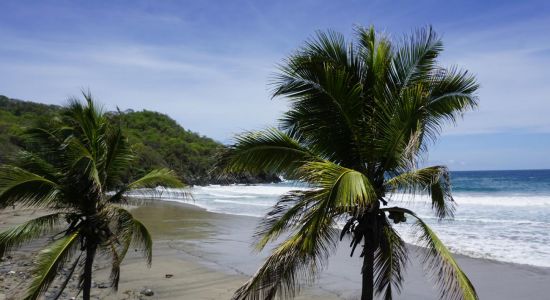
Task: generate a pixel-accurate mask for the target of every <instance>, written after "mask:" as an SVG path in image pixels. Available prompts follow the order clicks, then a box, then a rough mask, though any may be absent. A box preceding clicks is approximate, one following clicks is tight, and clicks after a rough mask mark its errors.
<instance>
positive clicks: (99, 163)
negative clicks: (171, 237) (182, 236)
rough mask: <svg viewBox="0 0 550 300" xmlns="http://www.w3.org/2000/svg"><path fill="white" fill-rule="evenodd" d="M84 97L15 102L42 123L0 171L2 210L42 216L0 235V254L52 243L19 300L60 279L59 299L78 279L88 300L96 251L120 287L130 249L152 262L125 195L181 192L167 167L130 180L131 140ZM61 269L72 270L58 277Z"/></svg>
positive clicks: (148, 240) (148, 243)
mask: <svg viewBox="0 0 550 300" xmlns="http://www.w3.org/2000/svg"><path fill="white" fill-rule="evenodd" d="M84 98H85V102H84V103H82V102H81V101H78V100H76V99H74V100H71V101H70V102H69V104H68V105H67V107H64V108H57V107H50V106H48V107H45V106H39V109H38V110H37V111H32V109H30V108H32V107H36V106H33V105H31V106H30V107H29V106H27V105H26V104H24V103H23V104H21V103H16V104H17V105H16V106H21V107H22V111H23V112H21V114H19V115H17V113H15V114H14V116H20V117H21V116H22V117H23V118H24V120H27V117H29V116H31V117H32V118H34V114H42V115H44V118H39V119H40V120H37V119H35V120H33V121H34V122H37V123H35V125H33V126H31V127H30V128H28V129H26V130H24V131H23V132H22V133H21V139H20V140H19V141H18V142H17V153H16V155H15V157H14V158H13V159H11V160H10V163H9V164H2V165H1V166H0V207H1V208H4V207H7V206H12V205H13V206H14V207H15V206H16V205H17V206H19V207H33V208H41V209H43V211H45V214H43V215H41V216H39V217H37V218H34V219H31V220H29V221H27V222H24V223H22V224H20V225H17V226H14V227H11V228H9V229H7V230H5V231H3V232H2V233H0V257H3V256H4V255H5V254H7V253H9V252H11V251H13V250H14V249H17V248H18V247H20V246H22V245H24V244H27V243H29V242H31V241H32V240H35V239H39V238H43V237H47V238H48V240H47V242H48V244H47V245H46V246H45V248H44V249H43V250H42V251H40V253H39V254H38V256H37V257H36V261H35V263H34V266H33V270H32V274H33V275H32V278H31V279H30V280H29V282H28V286H27V287H26V289H25V290H24V291H23V292H24V295H21V296H20V299H38V298H40V296H41V295H43V294H44V293H45V292H46V291H47V290H48V288H49V287H50V285H51V284H52V282H53V281H54V280H56V279H58V280H59V281H60V282H61V283H60V284H59V285H58V287H56V288H57V289H56V291H54V292H56V294H55V296H54V298H53V299H57V298H59V297H60V296H61V294H62V292H63V290H64V289H65V288H66V286H67V284H68V283H69V281H70V280H71V279H73V277H75V276H76V275H78V278H77V279H78V289H79V290H80V291H82V297H83V299H84V300H89V299H90V291H91V287H92V271H93V268H92V266H93V263H94V259H95V257H96V255H98V254H102V255H105V256H107V257H110V258H111V259H112V269H111V277H110V280H111V286H112V287H113V288H114V289H117V287H118V282H119V278H120V266H121V262H122V261H123V259H124V257H125V255H126V253H127V251H128V249H129V247H130V246H131V245H132V247H134V248H136V249H141V250H142V252H143V255H144V257H145V259H146V261H147V263H148V264H151V260H152V239H151V236H150V234H149V232H148V230H147V228H146V227H145V226H144V225H143V224H142V223H141V222H140V221H138V220H137V219H135V218H134V217H133V216H132V214H131V213H130V212H129V211H128V210H126V209H124V208H123V205H124V204H125V203H127V193H128V192H130V191H132V190H136V189H146V190H145V191H143V190H141V192H143V193H147V192H146V191H147V190H150V188H155V187H157V186H165V187H183V185H182V183H181V181H180V180H179V179H178V178H177V176H176V175H175V173H174V172H172V171H170V170H168V169H166V168H163V169H156V170H152V171H149V172H147V173H146V174H145V175H143V176H142V177H140V178H137V179H136V180H134V181H132V182H127V181H125V180H126V178H127V177H126V174H127V171H128V168H129V167H131V166H132V161H133V160H134V159H135V155H134V154H133V151H132V149H131V147H130V144H129V143H128V139H127V138H126V137H125V135H124V133H123V131H122V128H121V127H120V124H119V123H117V122H113V121H112V120H111V119H110V118H109V117H108V115H107V114H106V113H104V112H103V111H102V110H101V109H99V108H98V107H97V105H96V104H95V103H94V101H93V100H92V97H91V95H90V94H84ZM43 108H46V110H42V109H43ZM3 113H4V114H6V113H5V112H3ZM49 113H51V114H52V115H51V116H47V114H49ZM16 119H17V118H15V117H14V120H13V121H14V122H15V121H17V120H16ZM2 120H5V119H2ZM153 191H154V190H153ZM151 193H153V192H151ZM64 268H65V270H66V271H67V272H60V271H61V270H63V269H64Z"/></svg>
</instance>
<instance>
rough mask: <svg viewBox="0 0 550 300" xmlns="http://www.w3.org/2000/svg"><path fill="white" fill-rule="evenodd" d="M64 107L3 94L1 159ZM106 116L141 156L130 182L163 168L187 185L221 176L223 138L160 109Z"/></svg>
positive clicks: (131, 171)
mask: <svg viewBox="0 0 550 300" xmlns="http://www.w3.org/2000/svg"><path fill="white" fill-rule="evenodd" d="M61 111H62V108H61V107H60V106H55V105H45V104H40V103H34V102H27V101H21V100H15V99H10V98H8V97H5V96H0V163H2V162H4V163H6V162H8V161H9V159H10V158H11V157H13V156H14V154H16V153H17V152H18V151H19V150H20V149H21V148H22V145H23V143H24V137H23V135H22V133H23V132H24V130H25V128H26V127H29V126H31V125H32V124H34V123H36V122H38V121H40V120H47V119H49V118H52V117H55V116H58V115H59V114H60V113H61ZM106 117H107V118H109V119H111V121H112V122H115V123H119V124H120V127H121V128H122V129H123V131H124V134H125V135H126V136H127V137H128V139H129V142H130V144H131V145H132V148H133V151H134V153H135V155H136V159H135V160H133V161H131V162H129V166H128V168H127V170H126V174H124V177H125V179H126V180H127V181H130V180H135V179H137V178H139V177H141V176H143V175H145V174H146V172H147V171H148V170H151V169H158V168H169V169H171V170H173V171H174V172H175V173H176V175H177V176H178V178H179V179H180V180H182V181H183V182H186V183H187V184H207V183H210V182H215V181H216V180H218V178H217V176H216V174H212V173H211V172H210V171H211V169H212V167H213V165H214V163H215V160H216V155H217V153H218V152H219V151H220V149H223V147H224V146H223V145H222V144H221V143H219V142H216V141H214V140H213V139H210V138H208V137H205V136H201V135H199V134H197V133H195V132H192V131H189V130H185V129H184V128H182V127H181V126H180V125H179V124H178V123H176V121H174V120H173V119H171V118H170V117H168V116H167V115H164V114H161V113H157V112H152V111H146V110H144V111H132V110H127V111H123V112H109V113H106ZM247 179H248V180H250V181H254V179H256V178H251V177H248V178H242V181H246V180H247ZM264 179H265V180H268V179H269V178H264ZM256 180H259V181H261V180H262V178H259V177H258V178H257V179H256ZM270 180H273V178H270Z"/></svg>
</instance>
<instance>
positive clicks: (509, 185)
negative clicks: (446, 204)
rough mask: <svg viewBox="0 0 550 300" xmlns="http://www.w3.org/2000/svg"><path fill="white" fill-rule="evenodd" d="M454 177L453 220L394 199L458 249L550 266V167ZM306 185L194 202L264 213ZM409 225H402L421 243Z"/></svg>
mask: <svg viewBox="0 0 550 300" xmlns="http://www.w3.org/2000/svg"><path fill="white" fill-rule="evenodd" d="M451 178H452V182H453V196H454V198H455V201H456V202H457V209H456V212H455V217H454V219H453V220H445V221H438V220H437V218H436V217H435V216H434V214H433V213H432V211H431V207H430V204H429V199H427V198H426V197H415V198H410V197H408V196H405V195H397V196H396V197H394V198H393V199H391V201H390V205H392V206H393V205H398V206H403V207H407V208H410V209H413V210H414V211H416V212H417V214H418V215H419V216H420V217H422V218H423V219H424V220H425V221H426V222H427V223H429V224H430V226H431V227H432V229H434V230H435V232H436V233H437V234H438V235H439V237H440V238H441V239H442V240H443V242H444V243H445V244H446V245H447V246H448V247H449V248H450V249H451V251H453V252H455V253H460V254H464V255H468V256H472V257H478V258H487V259H494V260H499V261H505V262H513V263H520V264H529V265H535V266H544V267H550V170H521V171H467V172H466V171H464V172H452V176H451ZM300 188H304V187H303V186H300V185H299V184H296V183H291V182H283V183H278V184H261V185H229V186H221V185H210V186H197V187H193V188H192V190H191V192H192V194H193V198H194V200H192V201H191V202H194V204H195V205H197V206H200V207H203V208H205V209H207V210H209V211H212V212H218V213H225V214H235V215H247V216H256V217H261V216H263V215H264V214H265V213H266V212H267V211H268V210H269V208H270V207H271V206H272V205H273V204H274V203H275V202H276V201H277V199H278V197H280V196H281V195H282V194H284V193H286V192H288V191H290V190H295V189H300ZM164 200H168V201H182V202H187V203H189V200H183V199H177V198H172V199H164ZM409 225H410V222H409ZM409 225H407V224H406V223H405V224H398V225H396V226H397V228H398V231H399V232H400V234H401V236H402V237H403V239H404V240H405V241H407V242H409V243H412V244H416V243H417V238H416V236H415V234H414V232H412V230H410V226H409Z"/></svg>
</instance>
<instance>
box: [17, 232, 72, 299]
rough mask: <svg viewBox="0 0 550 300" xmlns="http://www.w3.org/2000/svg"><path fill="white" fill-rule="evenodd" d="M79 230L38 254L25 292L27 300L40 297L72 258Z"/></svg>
mask: <svg viewBox="0 0 550 300" xmlns="http://www.w3.org/2000/svg"><path fill="white" fill-rule="evenodd" d="M79 235H80V233H79V232H78V231H76V232H73V233H72V234H70V235H67V236H65V237H63V238H62V239H60V240H58V241H56V242H54V243H52V244H50V245H49V246H48V247H47V248H46V249H44V250H42V251H41V252H40V254H39V255H38V262H37V264H36V266H35V267H34V269H33V274H34V275H33V279H32V281H31V283H30V285H29V287H28V289H27V290H26V292H25V296H24V299H25V300H33V299H38V297H40V296H41V295H42V294H43V293H45V292H46V290H47V289H48V287H49V286H50V284H51V283H52V281H53V280H54V278H55V277H56V276H57V273H58V272H59V271H60V270H61V268H62V267H63V266H64V264H65V263H66V262H67V261H68V260H70V258H71V256H72V253H73V252H74V251H75V250H76V247H75V246H76V245H78V240H79V239H78V237H79Z"/></svg>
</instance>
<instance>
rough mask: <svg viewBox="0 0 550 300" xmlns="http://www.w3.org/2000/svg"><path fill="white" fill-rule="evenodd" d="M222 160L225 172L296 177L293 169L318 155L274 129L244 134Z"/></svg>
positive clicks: (316, 157)
mask: <svg viewBox="0 0 550 300" xmlns="http://www.w3.org/2000/svg"><path fill="white" fill-rule="evenodd" d="M237 141H238V142H237V144H235V145H234V146H233V147H231V148H230V149H229V150H228V151H227V153H226V154H225V155H224V156H223V157H222V161H221V163H220V166H221V167H223V168H224V169H225V170H226V171H227V172H252V173H259V172H267V173H271V174H282V175H284V176H286V177H287V178H295V177H296V169H297V167H299V166H301V165H302V164H304V163H305V162H307V161H311V160H319V159H320V158H319V156H318V155H317V154H316V153H315V152H314V151H312V150H311V149H308V148H306V147H304V146H303V145H301V143H300V142H299V141H298V140H296V139H293V138H292V137H291V136H289V135H287V134H286V133H284V132H282V131H279V130H277V129H267V130H264V131H259V132H254V133H246V134H243V135H240V136H238V137H237Z"/></svg>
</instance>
